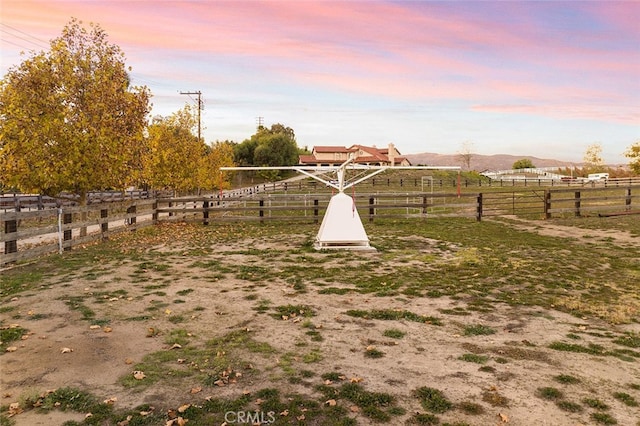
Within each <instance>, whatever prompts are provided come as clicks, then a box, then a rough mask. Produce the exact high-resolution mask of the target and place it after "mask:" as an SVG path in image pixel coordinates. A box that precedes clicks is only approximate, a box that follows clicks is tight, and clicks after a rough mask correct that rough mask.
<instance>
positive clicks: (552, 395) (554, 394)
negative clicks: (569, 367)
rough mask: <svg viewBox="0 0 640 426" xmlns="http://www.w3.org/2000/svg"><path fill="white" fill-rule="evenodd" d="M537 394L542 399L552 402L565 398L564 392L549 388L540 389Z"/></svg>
mask: <svg viewBox="0 0 640 426" xmlns="http://www.w3.org/2000/svg"><path fill="white" fill-rule="evenodd" d="M537 394H538V396H539V397H540V398H543V399H549V400H552V401H555V400H560V399H562V398H563V394H562V391H560V390H559V389H556V388H553V387H549V386H547V387H543V388H538V391H537Z"/></svg>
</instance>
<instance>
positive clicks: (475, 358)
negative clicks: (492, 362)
mask: <svg viewBox="0 0 640 426" xmlns="http://www.w3.org/2000/svg"><path fill="white" fill-rule="evenodd" d="M458 359H459V360H461V361H465V362H474V363H476V364H484V363H486V362H487V361H489V357H488V356H486V355H479V354H462V355H460V356H459V357H458Z"/></svg>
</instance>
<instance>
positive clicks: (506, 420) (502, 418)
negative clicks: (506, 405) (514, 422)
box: [498, 413, 509, 423]
mask: <svg viewBox="0 0 640 426" xmlns="http://www.w3.org/2000/svg"><path fill="white" fill-rule="evenodd" d="M498 417H500V421H501V422H502V423H509V416H507V415H506V414H503V413H499V414H498Z"/></svg>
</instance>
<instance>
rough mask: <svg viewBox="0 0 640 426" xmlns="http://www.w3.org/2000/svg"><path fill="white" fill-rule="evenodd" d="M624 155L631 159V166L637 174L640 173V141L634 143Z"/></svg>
mask: <svg viewBox="0 0 640 426" xmlns="http://www.w3.org/2000/svg"><path fill="white" fill-rule="evenodd" d="M624 156H625V157H627V158H628V159H629V167H630V168H631V170H633V172H634V173H635V174H637V175H640V141H637V142H635V143H634V144H632V145H631V146H630V147H629V148H627V150H626V151H625V152H624Z"/></svg>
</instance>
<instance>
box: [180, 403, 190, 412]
mask: <svg viewBox="0 0 640 426" xmlns="http://www.w3.org/2000/svg"><path fill="white" fill-rule="evenodd" d="M189 407H191V404H184V405H181V406H180V407H179V408H178V412H179V413H184V412H185V411H187V410H188V409H189Z"/></svg>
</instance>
